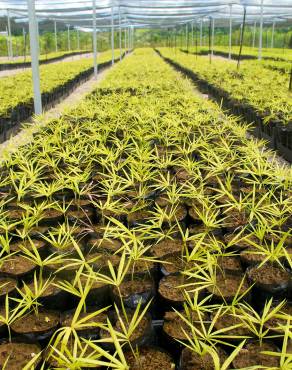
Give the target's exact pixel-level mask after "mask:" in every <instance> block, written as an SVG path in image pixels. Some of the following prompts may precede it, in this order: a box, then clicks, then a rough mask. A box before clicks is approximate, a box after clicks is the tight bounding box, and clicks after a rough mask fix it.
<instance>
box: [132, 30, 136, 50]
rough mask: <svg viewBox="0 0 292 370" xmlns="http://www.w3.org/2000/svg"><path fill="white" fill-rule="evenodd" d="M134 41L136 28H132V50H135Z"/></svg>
mask: <svg viewBox="0 0 292 370" xmlns="http://www.w3.org/2000/svg"><path fill="white" fill-rule="evenodd" d="M134 40H135V27H134V26H132V49H133V50H134V48H135V44H134Z"/></svg>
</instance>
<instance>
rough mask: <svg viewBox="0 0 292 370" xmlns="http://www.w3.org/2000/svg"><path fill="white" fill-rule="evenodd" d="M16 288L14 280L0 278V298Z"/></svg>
mask: <svg viewBox="0 0 292 370" xmlns="http://www.w3.org/2000/svg"><path fill="white" fill-rule="evenodd" d="M16 287H17V281H16V280H14V279H10V278H0V297H2V296H4V295H6V294H8V293H11V292H12V291H13V290H14V289H15V288H16Z"/></svg>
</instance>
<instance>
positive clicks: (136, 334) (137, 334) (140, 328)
mask: <svg viewBox="0 0 292 370" xmlns="http://www.w3.org/2000/svg"><path fill="white" fill-rule="evenodd" d="M131 319H132V314H131V313H129V314H128V317H127V318H126V317H125V316H124V315H123V314H121V319H117V318H116V319H115V323H114V325H113V327H114V329H115V330H116V331H118V332H121V333H123V332H124V331H123V325H122V323H121V320H122V322H123V324H124V326H125V327H126V329H128V327H129V324H128V322H129V323H130V322H131ZM150 325H151V321H150V318H149V317H148V316H144V317H143V318H142V319H141V321H140V322H139V324H138V325H137V326H136V328H135V330H134V331H133V333H132V335H131V336H130V341H131V342H135V341H137V340H139V339H140V338H142V337H143V336H144V335H146V334H147V332H148V330H149V327H150ZM100 337H101V338H102V339H105V338H108V337H110V334H109V332H108V331H107V330H104V329H101V330H100Z"/></svg>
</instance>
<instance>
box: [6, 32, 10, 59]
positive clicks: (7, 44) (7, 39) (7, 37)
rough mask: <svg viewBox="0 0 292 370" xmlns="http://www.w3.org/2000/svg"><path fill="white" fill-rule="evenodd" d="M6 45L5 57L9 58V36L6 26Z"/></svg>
mask: <svg viewBox="0 0 292 370" xmlns="http://www.w3.org/2000/svg"><path fill="white" fill-rule="evenodd" d="M6 46H7V58H8V59H9V56H10V51H9V36H8V29H7V27H6Z"/></svg>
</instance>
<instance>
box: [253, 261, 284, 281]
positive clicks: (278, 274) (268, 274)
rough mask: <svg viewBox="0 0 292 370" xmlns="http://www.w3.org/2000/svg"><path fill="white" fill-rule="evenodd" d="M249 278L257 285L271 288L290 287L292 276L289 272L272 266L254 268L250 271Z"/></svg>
mask: <svg viewBox="0 0 292 370" xmlns="http://www.w3.org/2000/svg"><path fill="white" fill-rule="evenodd" d="M248 276H249V278H250V279H251V280H252V281H254V282H256V283H259V284H263V285H271V286H278V285H288V283H289V281H290V279H291V274H290V273H289V272H288V271H286V270H284V269H281V268H278V267H275V266H272V265H270V264H265V265H263V266H261V267H258V266H255V267H252V268H251V269H250V270H249V271H248Z"/></svg>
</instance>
